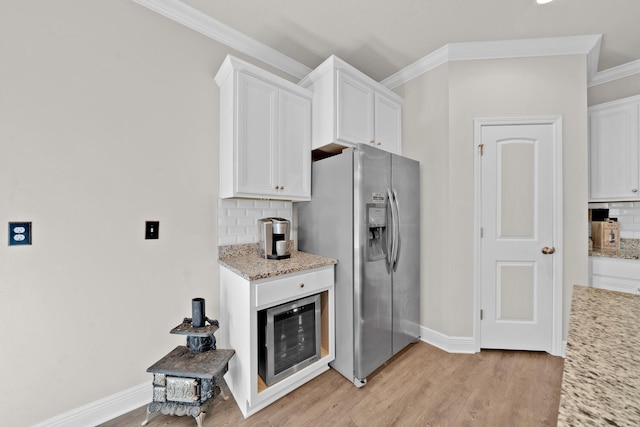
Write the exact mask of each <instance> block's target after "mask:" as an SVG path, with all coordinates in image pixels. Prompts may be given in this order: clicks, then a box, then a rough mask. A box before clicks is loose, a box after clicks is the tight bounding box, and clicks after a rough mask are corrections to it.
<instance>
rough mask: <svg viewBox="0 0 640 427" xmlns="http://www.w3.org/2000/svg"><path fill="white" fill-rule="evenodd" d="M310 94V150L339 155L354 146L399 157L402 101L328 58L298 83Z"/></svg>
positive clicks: (372, 81) (345, 65)
mask: <svg viewBox="0 0 640 427" xmlns="http://www.w3.org/2000/svg"><path fill="white" fill-rule="evenodd" d="M300 85H301V86H304V87H308V88H310V89H311V90H313V112H312V114H313V133H312V137H311V141H312V142H311V146H312V148H313V149H321V150H323V151H328V152H332V151H339V150H340V149H341V148H342V147H345V146H346V147H348V146H353V145H355V144H358V143H366V144H373V145H375V146H377V147H379V148H382V149H384V150H387V151H390V152H393V153H398V154H400V153H401V150H402V102H403V101H402V98H401V97H400V96H398V95H397V94H396V93H394V92H392V91H391V90H389V89H387V88H386V87H384V86H382V85H381V84H380V83H378V82H376V81H375V80H373V79H371V78H370V77H368V76H366V75H364V74H363V73H361V72H360V71H358V70H357V69H355V68H353V67H352V66H351V65H349V64H347V63H346V62H344V61H342V60H341V59H339V58H337V57H336V56H331V57H329V59H327V60H326V61H325V62H323V63H322V64H321V65H320V66H319V67H318V68H316V69H315V70H314V71H312V72H311V73H310V74H309V75H308V76H307V77H305V78H304V79H303V80H302V81H301V82H300Z"/></svg>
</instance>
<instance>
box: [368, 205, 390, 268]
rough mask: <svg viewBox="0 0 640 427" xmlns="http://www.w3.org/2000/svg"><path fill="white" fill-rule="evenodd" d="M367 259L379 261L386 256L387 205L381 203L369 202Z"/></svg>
mask: <svg viewBox="0 0 640 427" xmlns="http://www.w3.org/2000/svg"><path fill="white" fill-rule="evenodd" d="M367 223H368V224H367V227H368V228H369V233H368V236H367V259H368V260H369V261H377V260H379V259H384V258H386V256H387V255H386V254H385V252H384V248H385V245H384V241H385V237H386V233H387V232H386V229H387V206H386V205H384V204H379V203H369V204H367Z"/></svg>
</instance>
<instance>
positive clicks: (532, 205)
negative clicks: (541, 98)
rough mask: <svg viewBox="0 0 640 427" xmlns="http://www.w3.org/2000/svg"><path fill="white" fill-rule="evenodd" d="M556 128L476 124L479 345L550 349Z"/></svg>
mask: <svg viewBox="0 0 640 427" xmlns="http://www.w3.org/2000/svg"><path fill="white" fill-rule="evenodd" d="M556 135H557V133H556V130H555V126H554V124H549V123H546V124H503V125H483V126H481V128H480V140H481V141H480V142H481V144H482V146H481V147H479V148H481V150H480V151H481V152H482V154H481V156H480V158H479V163H480V164H479V166H480V169H481V172H480V174H481V176H480V180H481V183H480V204H481V207H480V211H481V212H480V216H481V220H480V225H481V230H480V231H481V239H480V282H481V283H480V295H481V298H480V304H481V307H480V308H481V310H482V311H481V316H482V317H481V321H480V347H482V348H499V349H510V350H543V351H547V352H552V348H553V340H554V336H555V335H554V316H557V313H555V312H554V302H555V301H554V300H555V298H557V294H558V292H557V289H558V287H560V286H561V285H560V283H555V282H556V280H554V257H557V256H558V254H557V253H556V254H555V255H554V253H555V248H554V239H556V238H557V233H555V232H554V231H556V229H555V227H557V226H558V225H559V224H554V222H557V220H555V218H556V214H557V211H556V210H555V209H557V208H559V207H558V206H556V204H557V202H556V199H555V198H554V191H557V188H558V186H557V185H556V184H557V180H559V179H560V178H559V177H558V176H557V174H556V169H555V167H554V165H556V160H558V161H559V160H560V159H555V158H554V157H556V156H557V154H556V153H557V151H556V144H559V141H556ZM560 188H561V187H560ZM558 281H559V280H558Z"/></svg>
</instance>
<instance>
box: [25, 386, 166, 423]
mask: <svg viewBox="0 0 640 427" xmlns="http://www.w3.org/2000/svg"><path fill="white" fill-rule="evenodd" d="M152 396H153V386H152V385H151V381H149V382H146V383H144V384H140V385H138V386H135V387H131V388H130V389H127V390H124V391H121V392H119V393H116V394H112V395H111V396H107V397H105V398H103V399H100V400H96V401H95V402H91V403H89V404H87V405H84V406H81V407H79V408H76V409H73V410H71V411H69V412H65V413H64V414H60V415H58V416H55V417H53V418H50V419H48V420H45V421H42V422H41V423H38V424H36V425H35V426H34V427H87V426H96V425H98V424H101V423H104V422H106V421H109V420H112V419H114V418H116V417H119V416H120V415H123V414H126V413H127V412H131V411H133V410H134V409H137V408H139V407H141V406H144V405H146V404H148V403H149V402H151V397H152ZM142 421H144V420H142V419H141V420H140V422H142Z"/></svg>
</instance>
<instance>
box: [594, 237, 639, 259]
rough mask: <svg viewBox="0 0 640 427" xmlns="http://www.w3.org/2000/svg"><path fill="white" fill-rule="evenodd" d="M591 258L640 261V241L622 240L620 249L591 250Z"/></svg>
mask: <svg viewBox="0 0 640 427" xmlns="http://www.w3.org/2000/svg"><path fill="white" fill-rule="evenodd" d="M589 256H599V257H606V258H619V259H640V239H620V249H595V248H594V249H591V250H589Z"/></svg>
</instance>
